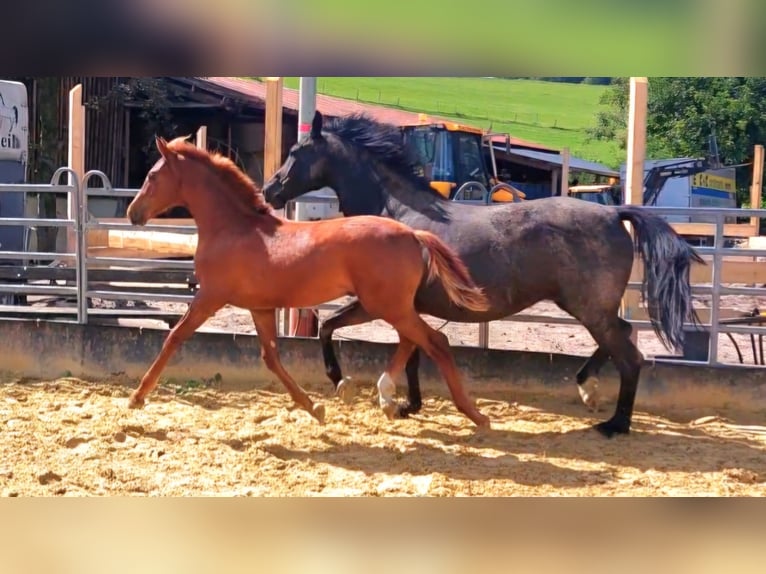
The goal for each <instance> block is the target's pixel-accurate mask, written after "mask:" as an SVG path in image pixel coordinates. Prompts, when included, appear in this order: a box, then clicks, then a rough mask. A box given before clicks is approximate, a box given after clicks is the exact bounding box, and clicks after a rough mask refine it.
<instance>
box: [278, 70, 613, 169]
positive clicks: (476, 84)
mask: <svg viewBox="0 0 766 574" xmlns="http://www.w3.org/2000/svg"><path fill="white" fill-rule="evenodd" d="M285 87H288V88H297V87H298V78H285ZM604 89H605V87H604V86H595V85H587V84H569V83H561V82H545V81H535V80H507V79H500V78H389V77H384V78H367V77H362V78H345V77H341V78H327V77H321V78H318V79H317V90H318V91H319V93H322V94H327V95H330V96H337V97H341V98H346V99H351V100H358V101H361V102H366V103H371V104H379V105H386V106H393V107H398V108H402V109H405V110H409V111H414V112H424V113H431V114H439V115H440V116H444V117H447V118H451V119H454V120H455V121H459V122H462V123H465V124H470V125H475V126H478V127H481V128H484V129H486V128H488V127H490V125H491V127H492V131H495V132H501V133H506V132H507V133H510V134H512V135H514V136H516V137H519V138H522V139H526V140H531V141H534V142H539V143H541V144H546V145H550V146H554V147H558V148H561V147H565V146H568V147H569V149H570V151H571V152H572V154H574V155H575V156H577V157H581V158H583V159H588V160H592V161H598V162H601V163H603V164H606V165H608V166H610V167H618V166H619V164H620V163H621V162H622V161H624V152H620V150H619V148H618V146H617V144H616V143H612V142H600V141H588V136H587V133H586V131H585V130H586V129H587V128H589V127H591V126H592V125H593V124H594V122H595V116H596V113H597V111H598V110H599V108H600V105H599V98H600V96H601V94H602V93H603V91H604Z"/></svg>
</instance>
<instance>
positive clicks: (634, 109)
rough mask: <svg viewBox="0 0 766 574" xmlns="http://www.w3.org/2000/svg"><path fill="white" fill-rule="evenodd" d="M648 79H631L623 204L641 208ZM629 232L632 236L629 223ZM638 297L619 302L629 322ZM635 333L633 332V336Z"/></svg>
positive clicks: (627, 296) (634, 293) (633, 278)
mask: <svg viewBox="0 0 766 574" xmlns="http://www.w3.org/2000/svg"><path fill="white" fill-rule="evenodd" d="M647 96H648V80H647V78H644V77H639V78H630V104H629V108H628V150H627V151H628V153H627V164H626V173H625V203H626V204H632V205H643V203H644V160H645V158H646V112H647ZM625 226H626V227H627V229H628V231H629V232H630V233H631V235H632V234H633V230H632V228H631V225H630V224H629V223H626V224H625ZM637 264H638V262H637V261H634V264H633V273H632V274H631V281H638V280H640V279H636V268H637ZM639 303H640V294H639V293H638V292H637V291H632V290H629V291H627V292H626V293H625V296H624V297H623V299H622V304H621V306H620V310H621V313H622V316H623V318H625V319H631V318H632V316H633V311H634V310H636V309H638V306H639ZM634 334H635V333H634Z"/></svg>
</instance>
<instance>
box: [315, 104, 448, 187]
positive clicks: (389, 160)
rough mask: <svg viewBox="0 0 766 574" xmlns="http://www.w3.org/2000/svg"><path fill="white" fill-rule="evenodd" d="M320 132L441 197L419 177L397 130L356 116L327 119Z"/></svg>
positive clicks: (359, 114) (423, 178)
mask: <svg viewBox="0 0 766 574" xmlns="http://www.w3.org/2000/svg"><path fill="white" fill-rule="evenodd" d="M322 130H323V131H326V132H327V133H330V134H333V135H334V136H336V137H337V138H338V139H340V140H341V141H343V142H345V143H350V144H353V145H355V146H358V147H360V148H362V149H364V150H366V151H367V152H368V153H369V154H370V155H372V156H373V157H375V159H377V160H379V161H381V162H382V163H383V164H385V165H386V166H387V167H389V168H391V169H392V170H394V171H396V172H397V173H398V174H400V175H402V176H404V177H405V178H407V179H408V180H409V181H410V182H411V183H413V184H414V185H416V186H418V187H421V188H423V189H424V190H428V191H430V192H432V193H433V194H434V195H436V196H438V197H441V195H439V194H438V193H437V192H436V190H434V189H433V188H432V187H431V185H430V182H429V181H428V179H426V178H425V177H423V176H422V175H420V173H419V171H420V168H419V166H418V165H417V163H416V162H415V159H414V158H413V157H412V155H411V154H410V151H409V149H408V148H407V146H406V145H405V143H404V141H403V139H402V133H401V131H400V130H399V128H398V127H396V126H394V125H392V124H387V123H383V122H378V121H375V120H374V119H372V118H371V117H369V116H367V115H366V114H364V113H355V114H350V115H347V116H341V117H334V118H330V119H328V120H327V121H326V123H325V125H324V126H323V127H322Z"/></svg>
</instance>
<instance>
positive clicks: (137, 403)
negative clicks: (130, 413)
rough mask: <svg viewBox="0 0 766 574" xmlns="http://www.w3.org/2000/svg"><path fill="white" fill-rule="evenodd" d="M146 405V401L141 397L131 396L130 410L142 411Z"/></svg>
mask: <svg viewBox="0 0 766 574" xmlns="http://www.w3.org/2000/svg"><path fill="white" fill-rule="evenodd" d="M145 404H146V400H144V399H143V398H141V397H139V396H138V395H136V394H135V393H133V394H132V395H130V398H129V399H128V408H129V409H142V408H143V407H144V405H145Z"/></svg>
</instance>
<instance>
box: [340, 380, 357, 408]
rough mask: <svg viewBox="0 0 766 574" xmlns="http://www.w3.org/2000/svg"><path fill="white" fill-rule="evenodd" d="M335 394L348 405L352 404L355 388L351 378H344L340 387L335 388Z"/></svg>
mask: <svg viewBox="0 0 766 574" xmlns="http://www.w3.org/2000/svg"><path fill="white" fill-rule="evenodd" d="M335 394H336V395H338V397H340V400H342V401H343V402H344V403H346V404H347V405H348V404H351V401H352V399H353V398H354V386H353V384H352V383H351V378H350V377H343V378H342V379H341V381H340V382H339V383H338V386H337V387H336V388H335Z"/></svg>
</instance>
